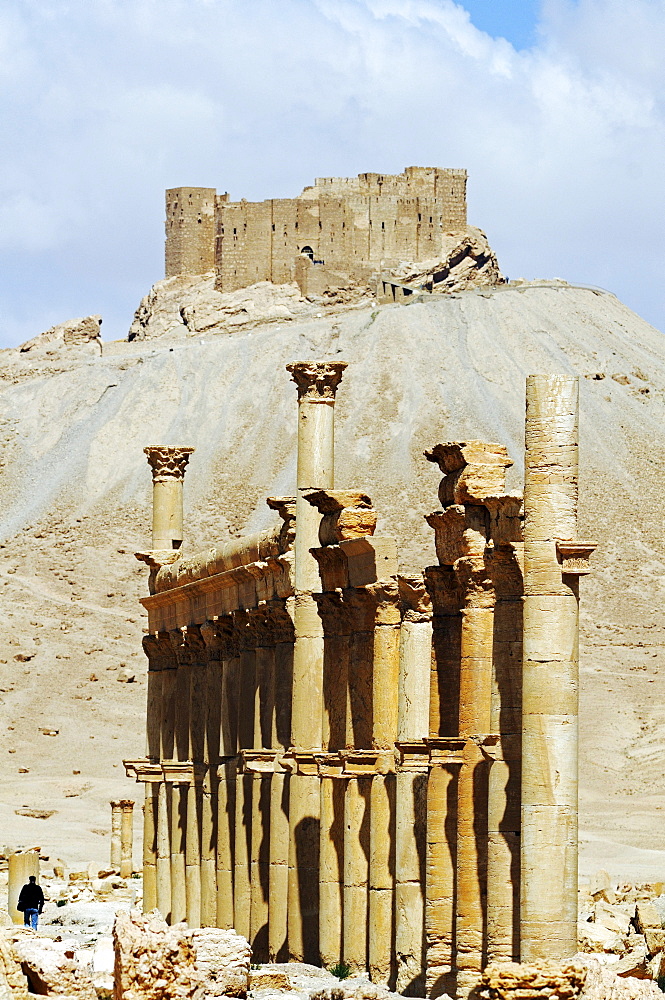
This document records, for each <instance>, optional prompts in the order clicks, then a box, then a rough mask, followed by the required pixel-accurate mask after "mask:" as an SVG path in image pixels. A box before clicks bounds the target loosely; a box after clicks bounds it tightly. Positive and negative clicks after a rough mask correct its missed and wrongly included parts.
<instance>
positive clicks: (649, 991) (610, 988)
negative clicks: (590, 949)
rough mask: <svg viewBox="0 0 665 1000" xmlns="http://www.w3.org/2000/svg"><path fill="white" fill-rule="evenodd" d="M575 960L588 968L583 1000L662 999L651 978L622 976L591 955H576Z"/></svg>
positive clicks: (582, 995)
mask: <svg viewBox="0 0 665 1000" xmlns="http://www.w3.org/2000/svg"><path fill="white" fill-rule="evenodd" d="M575 961H576V962H577V963H578V964H580V965H583V966H584V967H585V968H586V970H587V978H586V982H585V984H584V989H583V991H582V994H581V1000H662V997H663V994H662V992H661V991H660V989H659V988H658V986H657V985H656V983H654V982H651V981H650V980H647V979H636V978H633V977H631V976H627V977H625V978H622V977H621V976H618V975H616V973H615V972H614V971H613V969H611V968H608V967H607V966H603V965H601V964H600V962H599V961H598V960H597V959H595V958H592V957H591V956H589V955H576V956H575Z"/></svg>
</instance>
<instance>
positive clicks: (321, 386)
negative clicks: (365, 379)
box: [286, 361, 346, 402]
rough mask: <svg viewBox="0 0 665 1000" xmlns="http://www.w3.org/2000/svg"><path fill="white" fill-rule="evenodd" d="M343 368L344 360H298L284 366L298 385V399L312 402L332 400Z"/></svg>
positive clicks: (344, 366) (340, 379) (344, 365)
mask: <svg viewBox="0 0 665 1000" xmlns="http://www.w3.org/2000/svg"><path fill="white" fill-rule="evenodd" d="M345 368H346V361H298V362H295V363H294V364H292V365H287V366H286V370H287V371H289V372H291V378H292V379H293V381H294V382H295V383H296V385H297V386H298V399H307V400H310V401H312V402H318V401H320V400H331V399H332V400H334V398H335V394H336V392H337V386H338V385H339V383H340V382H341V381H342V375H343V374H344V369H345Z"/></svg>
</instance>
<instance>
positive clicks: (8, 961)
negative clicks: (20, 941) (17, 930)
mask: <svg viewBox="0 0 665 1000" xmlns="http://www.w3.org/2000/svg"><path fill="white" fill-rule="evenodd" d="M0 1000H28V981H27V979H26V978H25V976H24V975H23V972H22V970H21V966H20V965H19V963H18V961H17V959H16V955H15V954H14V951H13V950H12V946H11V941H10V939H9V936H8V935H7V933H6V932H5V931H3V930H2V929H0Z"/></svg>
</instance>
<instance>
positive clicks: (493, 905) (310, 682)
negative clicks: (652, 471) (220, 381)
mask: <svg viewBox="0 0 665 1000" xmlns="http://www.w3.org/2000/svg"><path fill="white" fill-rule="evenodd" d="M288 368H289V371H290V372H291V374H292V377H293V379H294V381H295V382H296V384H297V387H298V462H297V483H296V490H295V491H294V495H293V496H291V497H272V498H269V499H268V504H269V506H270V507H271V508H272V509H274V510H275V511H276V512H277V513H278V514H279V517H280V520H279V521H278V523H277V524H276V525H275V527H274V528H272V529H269V530H267V531H264V532H262V533H260V534H257V535H252V536H250V535H248V536H245V537H243V538H239V539H234V540H232V541H230V542H227V543H225V544H224V545H222V546H218V547H212V548H209V549H206V550H204V551H201V552H199V553H194V554H192V555H188V554H183V552H182V549H181V543H182V539H183V524H182V509H183V508H182V486H183V477H184V473H185V467H186V465H187V461H188V459H189V454H190V452H191V449H189V448H161V447H154V448H147V449H146V452H147V454H148V459H149V462H150V465H151V467H152V470H153V484H154V488H153V543H152V549H151V550H150V551H149V552H144V553H139V554H138V557H139V558H140V559H142V560H143V561H144V562H146V563H147V564H148V565H149V567H150V571H151V572H150V596H148V597H146V598H144V600H143V602H142V603H143V604H144V606H145V607H146V609H147V610H148V634H147V635H146V636H145V638H144V649H145V652H146V655H147V657H148V704H147V748H146V757H145V758H143V759H142V760H135V761H126V762H125V766H126V768H127V770H128V773H129V774H131V775H134V776H136V778H137V779H138V780H139V781H142V782H145V813H144V845H143V850H144V908H145V910H146V911H148V910H150V909H151V908H152V907H153V906H155V905H156V906H157V907H158V908H159V910H160V911H161V913H162V914H163V915H164V916H165V917H166V918H167V919H168V920H169V921H170V922H172V923H176V922H178V921H180V920H183V919H186V920H187V923H188V924H189V925H190V927H198V926H218V927H226V928H231V927H234V928H235V929H236V931H237V932H239V933H240V934H242V935H244V936H245V937H247V939H248V940H249V941H250V943H251V946H252V953H253V956H254V961H265V960H271V961H284V960H286V959H292V960H296V961H306V962H311V963H314V964H322V965H324V966H326V967H331V966H333V965H335V964H336V963H338V962H344V963H346V964H348V965H349V966H350V968H351V969H352V970H353V971H357V970H364V969H368V970H369V972H370V975H371V978H372V979H373V980H374V981H375V982H378V983H384V984H387V985H389V986H390V987H391V988H393V989H394V988H396V989H397V990H398V991H399V992H402V993H404V994H406V995H410V996H430V997H436V996H439V995H441V994H443V993H448V994H450V995H452V996H456V997H457V998H458V1000H468V998H469V997H475V996H477V990H478V988H479V985H480V982H481V978H482V976H483V971H484V970H485V969H486V967H487V966H488V963H492V962H496V961H506V960H508V961H510V960H514V961H518V960H520V958H521V960H522V961H527V962H528V961H531V962H540V961H542V960H567V959H569V958H571V957H572V956H573V955H574V954H575V952H576V950H577V685H578V661H577V650H578V601H579V594H578V587H579V576H580V575H581V574H584V573H586V572H588V557H589V554H590V553H591V551H592V550H593V548H594V545H593V543H590V542H587V543H584V542H580V541H578V540H577V537H576V535H577V450H578V446H577V433H578V418H577V408H578V407H577V396H578V385H577V379H576V378H574V377H569V376H543V375H538V376H531V377H530V378H529V379H528V380H527V420H526V456H525V458H526V461H525V469H526V472H525V492H524V498H523V499H522V497H521V496H520V495H519V494H515V493H506V490H505V471H506V468H507V467H508V466H510V464H511V460H510V458H509V456H508V454H507V452H506V449H505V447H503V446H502V445H500V444H493V443H484V442H481V441H467V442H448V443H444V444H437V445H435V446H434V447H433V448H432V450H431V451H429V452H426V454H425V457H426V458H427V459H428V460H429V461H430V462H433V463H435V464H436V465H438V466H439V468H440V469H441V472H442V473H443V477H442V480H441V484H440V487H439V501H440V504H441V509H439V510H436V511H434V512H433V513H430V514H427V515H426V519H427V522H428V523H429V525H430V526H431V527H432V528H433V530H434V535H435V546H436V555H437V564H436V565H434V566H429V567H423V570H422V573H420V574H418V575H417V576H410V577H408V578H406V577H403V576H400V575H399V573H398V544H397V540H396V539H393V538H391V537H389V536H385V535H380V534H376V533H375V527H376V523H377V515H376V512H375V511H374V509H373V507H372V503H371V500H370V498H369V497H368V496H367V495H366V494H365V493H363V492H362V491H361V490H359V489H357V488H355V489H353V490H350V489H347V490H344V489H339V488H336V487H335V483H334V404H335V396H336V392H337V388H338V385H339V383H340V380H341V379H342V375H343V371H344V369H345V368H346V365H345V364H344V363H341V362H338V363H330V362H322V363H315V362H304V363H298V364H292V365H289V366H288ZM523 508H524V510H523ZM423 513H425V512H423ZM550 992H552V990H551V989H550ZM539 995H541V994H539ZM542 995H546V993H545V992H543V993H542ZM547 995H549V993H548V994H547Z"/></svg>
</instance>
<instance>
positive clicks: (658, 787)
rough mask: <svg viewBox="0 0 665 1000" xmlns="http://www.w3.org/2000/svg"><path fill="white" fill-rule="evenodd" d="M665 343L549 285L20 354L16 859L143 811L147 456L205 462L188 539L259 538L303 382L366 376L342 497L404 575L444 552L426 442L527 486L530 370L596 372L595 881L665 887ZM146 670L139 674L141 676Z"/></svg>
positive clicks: (585, 466)
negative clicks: (605, 877)
mask: <svg viewBox="0 0 665 1000" xmlns="http://www.w3.org/2000/svg"><path fill="white" fill-rule="evenodd" d="M664 348H665V340H664V339H663V336H662V335H661V334H660V333H659V332H658V331H656V330H654V329H653V328H652V327H651V326H649V325H648V324H647V323H645V322H643V321H642V320H641V319H639V317H637V316H635V315H634V314H633V313H632V312H630V310H629V309H627V308H626V307H625V306H623V305H622V304H621V303H620V302H619V301H618V300H617V299H616V298H615V297H614V296H612V295H610V294H606V293H597V292H595V291H593V290H589V289H581V288H573V287H567V286H557V285H556V284H551V285H527V286H517V287H512V286H509V287H507V288H502V289H496V290H488V291H482V292H466V293H461V294H457V295H454V296H447V297H440V298H433V299H430V300H428V301H425V302H416V303H413V304H410V305H408V306H403V307H395V306H387V307H383V308H379V309H376V308H375V309H371V308H356V309H347V310H342V311H339V312H337V313H326V315H324V316H322V317H321V318H310V319H298V320H293V321H290V322H283V323H279V322H273V323H268V324H265V325H260V326H257V327H255V328H254V329H252V330H249V331H245V332H242V333H240V332H236V333H230V334H226V335H218V336H212V337H211V336H208V337H206V338H203V339H196V338H192V339H190V340H189V341H187V342H183V340H182V339H176V340H171V341H169V339H168V337H161V338H159V339H158V340H153V341H144V342H134V343H131V344H124V343H123V344H113V345H107V346H106V347H105V350H104V355H103V356H102V357H96V356H91V355H85V356H84V355H77V354H76V353H75V352H74V353H72V352H69V353H67V352H63V354H62V355H61V356H59V357H57V358H55V359H53V358H49V359H48V360H47V361H43V362H39V361H36V360H34V359H28V360H26V358H25V357H21V356H19V355H18V353H17V352H14V351H5V352H2V354H0V374H2V376H3V378H2V381H1V382H0V434H1V447H0V460H1V461H2V466H3V467H2V475H1V476H0V540H1V541H3V542H4V548H2V549H1V550H0V595H1V597H2V608H3V614H4V625H5V627H4V629H3V632H2V637H1V638H0V647H1V648H0V688H1V689H2V690H1V691H0V698H1V699H2V717H1V719H2V728H1V730H0V761H2V764H3V767H2V773H1V775H0V782H1V785H0V831H1V836H0V842H5V843H7V844H12V843H24V844H28V843H39V844H41V845H42V847H43V849H44V850H45V852H46V853H49V854H50V855H51V856H52V857H55V856H57V855H60V856H63V857H65V859H67V860H69V861H71V862H73V861H75V860H76V859H84V858H85V859H91V860H96V861H99V862H102V861H103V860H104V859H105V858H106V857H107V856H108V843H109V838H108V834H107V833H106V832H105V831H106V830H107V829H108V824H109V810H108V805H107V803H108V799H109V798H110V797H112V796H116V795H121V794H124V795H135V796H136V797H137V798H140V793H141V789H140V787H139V786H136V785H134V784H132V783H131V782H129V781H128V780H127V779H125V778H124V774H123V769H122V765H121V763H120V762H121V759H122V758H123V757H136V756H140V755H141V754H142V752H143V712H144V700H145V676H144V675H145V663H144V658H143V654H142V653H141V649H140V639H141V629H142V627H143V624H144V616H143V612H142V608H141V607H140V605H139V604H138V598H139V596H141V595H142V594H143V593H144V592H145V590H144V588H145V586H146V584H145V568H144V567H142V566H141V565H139V564H138V563H136V562H135V560H134V558H133V552H134V551H135V550H136V549H139V548H145V547H146V546H147V545H148V544H149V524H150V476H149V471H148V467H147V464H146V461H145V458H144V456H143V453H142V449H143V447H144V445H146V444H162V443H163V444H186V445H194V446H195V447H196V453H195V454H194V456H193V457H192V460H191V463H190V468H189V471H188V474H187V479H186V521H187V530H188V546H189V547H190V548H195V547H197V546H199V545H202V544H203V543H204V542H216V541H219V540H222V539H224V538H225V537H228V534H229V533H230V534H233V535H237V534H238V533H241V532H242V531H244V530H245V529H250V530H252V529H256V528H258V527H261V526H262V525H265V524H266V523H268V522H270V521H271V519H273V518H274V515H273V514H272V512H270V511H269V510H268V508H267V507H266V505H265V501H264V498H265V497H266V496H267V495H269V494H288V493H290V492H292V491H293V485H294V474H295V443H296V434H295V431H296V420H295V415H296V392H295V387H294V386H293V384H292V383H290V382H289V378H288V375H287V373H286V372H285V370H284V365H285V364H286V363H287V362H289V361H293V360H307V359H317V358H329V359H335V360H345V361H348V362H349V367H348V370H347V372H346V374H345V377H344V380H343V382H342V385H341V387H340V391H339V393H338V410H337V412H338V424H337V427H338V435H337V485H338V486H339V487H344V486H356V487H362V488H363V489H364V490H366V491H367V492H368V493H369V494H370V495H371V496H372V498H373V499H374V501H375V505H376V507H377V509H378V511H379V514H380V523H379V529H378V530H379V531H381V532H383V533H395V534H396V535H397V536H398V537H399V538H401V539H404V540H405V544H403V545H402V563H403V567H404V569H405V570H414V569H418V568H422V567H424V566H426V565H428V564H431V563H433V562H434V561H435V557H434V545H433V533H432V532H431V530H430V529H429V528H428V527H427V525H426V524H425V521H424V519H423V514H425V513H427V512H429V511H431V510H435V509H436V508H437V506H438V501H437V496H436V491H437V485H438V481H439V474H438V469H436V468H435V467H433V466H432V465H431V464H430V463H428V462H426V461H425V460H424V458H423V457H422V453H423V450H424V449H425V448H427V447H431V446H432V445H434V444H436V443H437V442H439V441H446V440H451V439H453V440H454V439H465V438H468V437H476V438H484V439H486V440H489V441H500V442H504V443H506V444H507V446H508V448H509V451H510V453H511V454H512V455H513V456H514V458H515V467H514V468H513V469H512V470H511V472H510V474H509V485H511V486H512V487H519V485H520V479H521V476H522V468H521V452H522V440H523V420H524V379H525V376H526V375H527V374H529V373H535V372H566V373H573V372H574V373H578V374H579V375H580V376H582V378H581V447H582V476H581V493H582V502H581V515H582V520H581V534H582V536H586V537H592V538H595V539H597V540H598V542H599V543H600V546H599V550H598V553H597V555H596V556H595V557H594V566H595V571H594V574H593V576H592V577H590V578H588V579H587V580H585V581H584V583H583V586H582V592H583V597H582V604H583V643H582V655H581V664H582V693H581V703H582V734H583V739H582V762H581V770H582V792H581V809H582V816H581V820H582V823H581V826H582V837H583V867H584V868H586V869H595V868H597V867H599V866H600V865H605V866H607V867H609V869H610V871H612V872H615V873H616V875H617V877H619V876H626V877H639V876H644V877H648V876H651V877H662V872H663V869H664V868H665V854H661V853H660V852H662V851H665V824H664V823H663V818H664V813H663V807H664V805H665V795H664V793H663V778H662V775H663V765H664V764H665V735H664V734H665V728H664V725H663V724H664V723H665V674H664V673H659V670H658V668H659V666H660V664H661V662H662V659H663V656H664V655H665V647H664V644H665V631H664V626H665V616H664V615H663V591H664V581H665V567H664V563H663V557H664V551H663V538H662V511H661V482H662V477H663V472H664V471H665V351H664ZM17 656H19V657H30V659H18V660H17V659H16V657H17ZM121 665H124V667H123V666H121ZM127 668H129V669H130V670H132V671H135V673H136V681H135V682H134V683H118V678H119V677H121V676H124V675H123V670H126V669H127ZM92 678H96V679H92ZM42 729H46V730H51V731H55V730H57V731H58V733H57V735H54V736H50V735H45V734H43V733H42V732H41V730H42ZM20 768H22V769H28V770H27V773H19V769H20ZM78 772H80V773H78ZM17 809H18V810H21V809H27V810H43V811H44V812H50V811H53V815H51V816H50V817H49V818H46V819H39V818H34V817H31V816H26V815H16V813H15V810H17ZM136 826H137V843H138V833H139V829H138V828H139V826H140V822H139V821H138V818H137V824H136ZM137 858H138V854H137Z"/></svg>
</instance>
